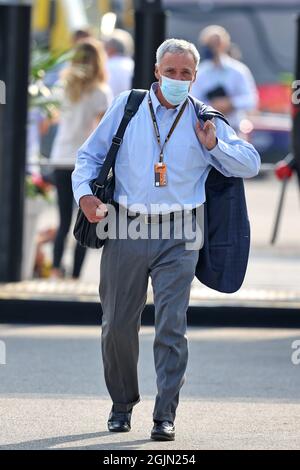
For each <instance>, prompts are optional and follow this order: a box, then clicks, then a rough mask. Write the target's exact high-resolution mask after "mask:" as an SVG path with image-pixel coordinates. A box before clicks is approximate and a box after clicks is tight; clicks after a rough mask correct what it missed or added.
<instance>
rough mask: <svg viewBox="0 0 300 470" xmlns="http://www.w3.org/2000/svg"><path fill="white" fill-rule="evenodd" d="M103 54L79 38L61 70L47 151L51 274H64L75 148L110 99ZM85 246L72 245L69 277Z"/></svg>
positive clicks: (75, 271)
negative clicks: (53, 210) (52, 211)
mask: <svg viewBox="0 0 300 470" xmlns="http://www.w3.org/2000/svg"><path fill="white" fill-rule="evenodd" d="M105 64H106V55H105V51H104V48H103V46H102V44H101V43H100V42H99V41H96V40H95V39H92V38H90V39H85V40H81V41H80V42H79V43H78V44H77V46H76V48H75V50H74V56H73V59H72V62H71V64H70V65H69V67H68V68H67V69H66V70H64V71H63V74H62V81H63V96H62V107H61V114H60V122H59V127H58V131H57V135H56V138H55V141H54V144H53V149H52V152H51V156H50V158H51V161H52V163H53V164H55V165H56V169H55V172H54V179H55V185H56V189H57V198H58V207H59V216H60V223H59V227H58V230H57V234H56V238H55V243H54V256H53V269H52V273H51V277H54V278H60V277H63V275H64V270H63V268H62V266H61V262H62V258H63V253H64V247H65V242H66V238H67V235H68V232H69V229H70V225H71V222H72V214H73V193H72V184H71V174H72V171H73V169H74V166H75V159H76V154H77V150H78V149H79V147H81V145H82V144H83V142H84V141H85V140H86V139H87V137H88V136H89V135H90V134H91V132H92V131H93V130H94V128H95V127H96V126H97V125H98V124H99V122H100V120H101V118H102V116H103V115H104V113H105V111H106V110H107V109H108V107H109V106H110V103H111V100H112V94H111V90H110V88H109V86H108V84H107V75H106V68H105ZM85 253H86V249H85V248H83V247H81V246H80V245H79V244H76V248H75V253H74V264H73V271H72V278H74V279H77V278H79V276H80V271H81V267H82V264H83V261H84V258H85Z"/></svg>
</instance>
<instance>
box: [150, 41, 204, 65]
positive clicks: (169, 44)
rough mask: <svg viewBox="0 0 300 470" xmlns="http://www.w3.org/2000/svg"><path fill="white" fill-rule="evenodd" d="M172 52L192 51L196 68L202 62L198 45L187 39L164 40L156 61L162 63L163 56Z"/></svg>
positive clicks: (158, 50)
mask: <svg viewBox="0 0 300 470" xmlns="http://www.w3.org/2000/svg"><path fill="white" fill-rule="evenodd" d="M167 52H169V53H171V54H187V53H190V54H192V56H193V57H194V60H195V65H196V69H197V68H198V66H199V63H200V54H199V52H198V51H197V48H196V46H195V45H194V44H193V43H192V42H189V41H186V40H185V39H174V38H172V39H167V40H166V41H164V42H163V43H162V44H161V45H160V46H159V48H158V49H157V51H156V63H157V64H160V62H161V60H162V58H163V56H164V55H165V54H166V53H167Z"/></svg>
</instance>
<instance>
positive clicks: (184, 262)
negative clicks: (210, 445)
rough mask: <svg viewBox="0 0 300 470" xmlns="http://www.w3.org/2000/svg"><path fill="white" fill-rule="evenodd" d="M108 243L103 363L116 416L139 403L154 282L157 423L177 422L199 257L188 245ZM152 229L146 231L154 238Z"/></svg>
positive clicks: (175, 242) (102, 297)
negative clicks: (144, 319)
mask: <svg viewBox="0 0 300 470" xmlns="http://www.w3.org/2000/svg"><path fill="white" fill-rule="evenodd" d="M174 225H175V222H171V239H168V240H166V239H162V237H161V236H160V239H156V240H155V239H151V238H150V237H149V239H146V240H145V239H137V240H133V239H129V238H128V239H108V240H106V242H105V245H104V248H103V252H102V258H101V275H100V288H99V293H100V300H101V304H102V309H103V319H102V336H101V344H102V358H103V365H104V375H105V381H106V385H107V388H108V391H109V394H110V396H111V399H112V401H113V404H114V409H115V411H129V410H130V409H131V408H132V407H133V406H134V405H135V404H137V403H138V402H139V401H140V395H139V387H138V375H137V364H138V356H139V338H138V333H139V329H140V324H141V314H142V311H143V309H144V306H145V303H146V298H147V287H148V279H149V276H151V281H152V286H153V294H154V305H155V340H154V346H153V347H154V362H155V370H156V375H157V396H156V401H155V407H154V412H153V419H155V420H168V421H174V420H175V416H176V408H177V406H178V401H179V391H180V388H181V387H182V385H183V383H184V380H185V371H186V366H187V360H188V345H187V338H186V311H187V308H188V304H189V296H190V288H191V282H192V280H193V278H194V275H195V269H196V264H197V261H198V254H199V252H198V251H196V250H186V246H185V242H186V239H185V237H184V236H183V237H182V239H180V240H178V239H177V240H176V239H174ZM150 227H151V226H150V225H147V230H148V231H149V235H150Z"/></svg>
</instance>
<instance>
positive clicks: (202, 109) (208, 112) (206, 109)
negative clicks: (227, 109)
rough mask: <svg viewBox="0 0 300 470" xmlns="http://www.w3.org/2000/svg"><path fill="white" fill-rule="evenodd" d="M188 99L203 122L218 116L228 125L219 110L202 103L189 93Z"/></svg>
mask: <svg viewBox="0 0 300 470" xmlns="http://www.w3.org/2000/svg"><path fill="white" fill-rule="evenodd" d="M189 100H190V102H191V103H192V104H193V106H194V108H195V111H196V115H197V117H198V119H202V120H203V121H204V122H205V121H208V120H210V119H213V118H219V119H222V121H224V122H225V123H226V124H228V126H229V125H230V124H229V122H228V121H227V119H226V118H225V116H224V114H222V113H220V111H217V110H216V109H215V108H213V107H212V106H208V105H207V104H204V103H202V101H199V100H197V98H195V97H194V96H191V95H189Z"/></svg>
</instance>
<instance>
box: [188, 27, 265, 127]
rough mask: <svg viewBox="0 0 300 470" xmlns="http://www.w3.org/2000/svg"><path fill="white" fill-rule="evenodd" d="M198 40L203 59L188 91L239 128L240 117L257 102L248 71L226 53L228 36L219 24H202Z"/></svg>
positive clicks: (253, 108)
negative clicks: (190, 90) (193, 82)
mask: <svg viewBox="0 0 300 470" xmlns="http://www.w3.org/2000/svg"><path fill="white" fill-rule="evenodd" d="M199 42H200V54H201V58H202V59H203V62H201V66H200V67H199V70H198V73H197V80H196V81H195V84H194V85H193V87H192V94H193V96H195V97H196V98H198V99H199V100H201V101H204V102H205V103H207V104H208V103H209V104H210V105H211V106H213V107H214V108H216V109H217V110H218V111H221V112H222V113H223V114H225V116H226V117H227V119H228V120H229V122H230V125H231V126H232V127H233V128H234V129H235V130H236V131H239V125H240V122H241V120H242V119H244V118H245V116H246V115H247V112H249V111H253V110H255V108H256V107H257V104H258V95H257V90H256V85H255V81H254V78H253V76H252V73H251V71H250V70H249V68H248V67H247V66H246V65H245V64H243V63H242V62H240V61H239V60H237V59H234V58H233V57H231V56H230V55H229V51H230V48H231V39H230V36H229V33H228V32H227V31H226V29H224V28H223V27H222V26H218V25H211V26H207V27H206V28H204V29H203V30H202V31H201V33H200V35H199Z"/></svg>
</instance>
